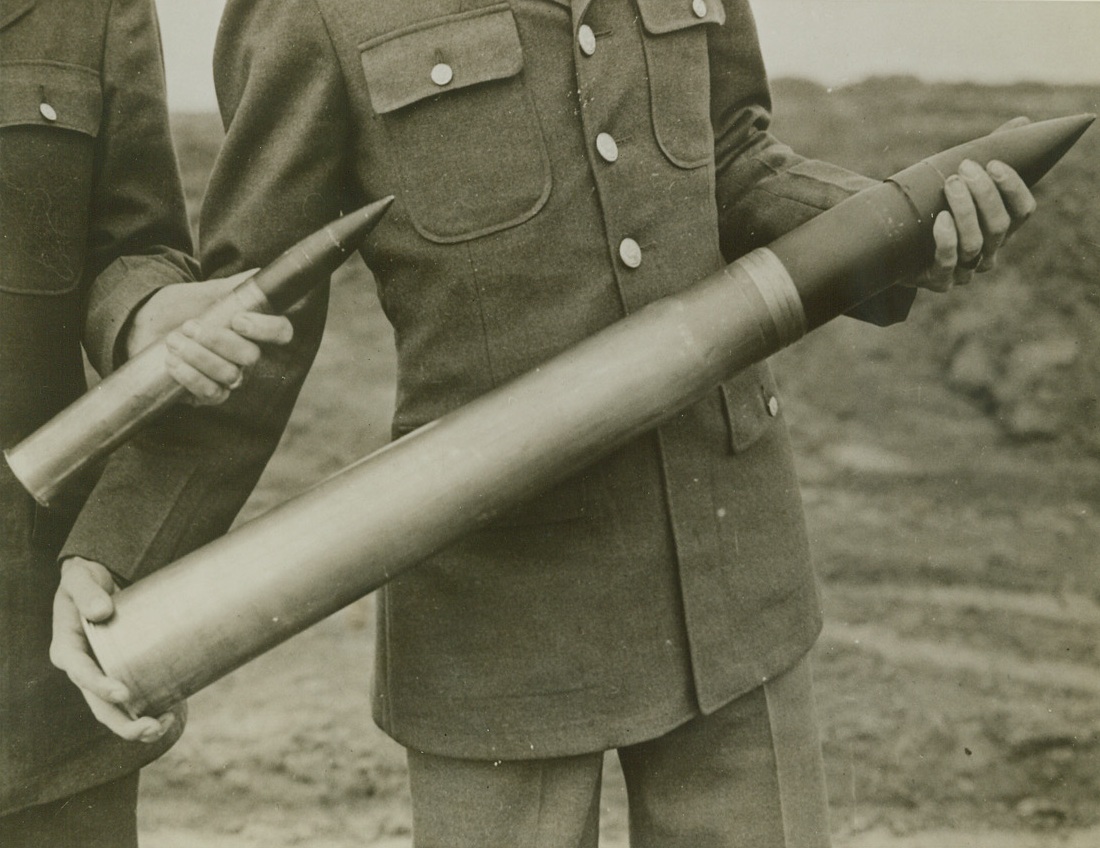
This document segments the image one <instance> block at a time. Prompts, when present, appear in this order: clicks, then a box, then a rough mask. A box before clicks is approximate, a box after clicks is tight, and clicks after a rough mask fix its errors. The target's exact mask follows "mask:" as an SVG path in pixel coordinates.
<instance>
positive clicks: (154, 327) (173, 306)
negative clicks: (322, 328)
mask: <svg viewBox="0 0 1100 848" xmlns="http://www.w3.org/2000/svg"><path fill="white" fill-rule="evenodd" d="M254 273H256V272H255V270H250V271H243V272H241V273H239V274H234V275H233V276H231V277H225V278H222V279H216V280H207V281H206V282H202V283H175V284H172V285H168V286H164V287H163V288H161V289H159V290H158V291H157V292H156V293H155V294H154V295H153V296H152V297H150V298H149V300H147V301H146V302H145V303H144V304H143V305H142V306H141V307H140V308H139V309H138V310H137V312H136V313H135V314H134V317H133V320H132V321H131V324H130V331H129V334H128V335H127V337H126V353H127V356H128V357H132V356H134V355H136V354H137V353H139V352H141V351H142V350H144V349H145V348H147V347H149V346H150V345H152V344H154V343H156V342H158V341H160V340H161V339H163V340H164V343H165V346H166V347H167V349H168V352H167V356H166V358H165V366H166V368H167V370H168V373H169V374H170V375H171V376H172V378H173V379H174V380H175V381H176V382H177V383H179V384H180V385H181V386H183V388H184V389H186V390H187V392H188V400H189V401H190V402H191V403H193V404H195V405H212V404H218V403H222V402H223V401H225V400H226V399H227V398H228V397H229V395H230V394H231V392H232V391H233V390H235V389H236V388H238V387H239V386H240V385H241V384H242V383H243V382H244V378H245V375H246V373H247V371H248V369H249V368H251V367H252V366H253V365H255V364H256V363H257V362H258V361H259V360H260V357H261V355H262V349H261V347H260V346H261V345H264V344H276V345H284V344H287V343H288V342H290V340H291V338H292V337H293V335H294V329H293V326H292V325H291V323H290V321H289V320H288V319H287V318H286V317H285V316H282V315H265V314H263V313H259V312H241V313H239V314H237V315H235V316H234V317H233V321H232V323H231V325H230V326H229V327H228V328H227V327H210V326H208V325H206V324H203V323H202V322H200V321H198V320H195V319H196V317H197V316H199V315H201V314H202V313H203V312H205V311H206V310H207V309H208V308H209V307H210V306H212V305H213V304H215V303H217V302H218V301H219V300H221V299H222V298H223V297H225V296H226V295H228V294H229V293H230V292H231V291H232V290H233V289H234V288H236V286H237V285H238V284H240V283H241V282H242V281H243V280H245V279H247V278H248V277H250V276H252V275H253V274H254ZM181 322H182V323H181Z"/></svg>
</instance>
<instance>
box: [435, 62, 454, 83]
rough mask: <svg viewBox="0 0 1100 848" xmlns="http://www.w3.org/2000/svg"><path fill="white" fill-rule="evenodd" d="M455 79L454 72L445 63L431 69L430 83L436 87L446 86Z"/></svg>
mask: <svg viewBox="0 0 1100 848" xmlns="http://www.w3.org/2000/svg"><path fill="white" fill-rule="evenodd" d="M454 77H455V72H454V71H453V70H452V69H451V66H450V65H448V64H447V63H446V62H440V63H439V64H438V65H436V66H435V67H434V68H432V82H434V83H435V84H436V85H447V84H448V83H449V82H450V81H451V80H453V79H454Z"/></svg>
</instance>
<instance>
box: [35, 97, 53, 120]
mask: <svg viewBox="0 0 1100 848" xmlns="http://www.w3.org/2000/svg"><path fill="white" fill-rule="evenodd" d="M38 111H39V113H40V114H41V115H42V117H43V118H45V119H46V120H47V121H49V122H50V123H53V122H54V121H56V120H57V110H56V109H54V108H53V106H51V105H50V104H49V103H46V102H45V101H43V102H42V103H39V104H38Z"/></svg>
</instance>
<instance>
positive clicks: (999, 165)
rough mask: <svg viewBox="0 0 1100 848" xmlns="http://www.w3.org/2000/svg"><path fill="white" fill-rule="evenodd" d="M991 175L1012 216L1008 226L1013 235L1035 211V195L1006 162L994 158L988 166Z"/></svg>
mask: <svg viewBox="0 0 1100 848" xmlns="http://www.w3.org/2000/svg"><path fill="white" fill-rule="evenodd" d="M987 170H988V171H989V176H991V177H992V178H993V182H995V183H996V184H997V190H998V191H1000V193H1001V199H1002V200H1003V201H1004V204H1005V208H1006V209H1007V210H1008V214H1009V215H1010V216H1011V217H1012V223H1011V225H1010V226H1009V228H1008V232H1009V234H1010V235H1011V234H1012V233H1014V232H1015V231H1016V230H1018V229H1019V228H1020V227H1021V226H1022V225H1023V224H1024V223H1025V222H1026V221H1027V219H1028V218H1030V217H1031V214H1032V213H1033V212H1034V211H1035V206H1036V204H1035V195H1033V194H1032V193H1031V189H1030V188H1028V186H1027V183H1025V182H1024V179H1023V177H1021V176H1020V175H1019V174H1018V173H1016V171H1015V170H1014V169H1013V168H1010V167H1009V166H1008V165H1006V164H1005V163H1004V162H1000V161H998V160H996V159H994V160H993V161H992V162H990V163H989V166H988V167H987Z"/></svg>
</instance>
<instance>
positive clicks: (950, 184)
mask: <svg viewBox="0 0 1100 848" xmlns="http://www.w3.org/2000/svg"><path fill="white" fill-rule="evenodd" d="M962 188H963V181H962V177H960V176H959V175H958V174H952V175H951V176H950V177H948V178H947V190H948V191H959V190H960V189H962Z"/></svg>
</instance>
